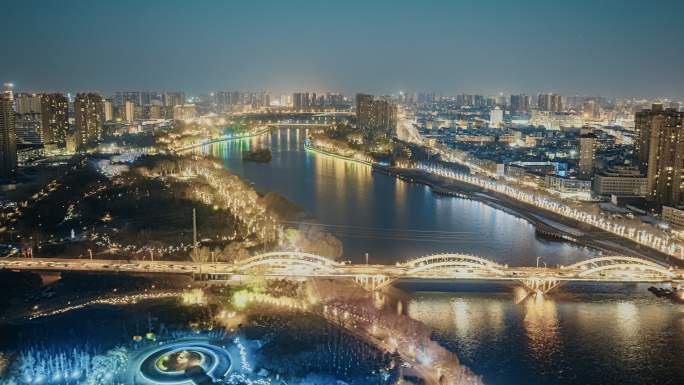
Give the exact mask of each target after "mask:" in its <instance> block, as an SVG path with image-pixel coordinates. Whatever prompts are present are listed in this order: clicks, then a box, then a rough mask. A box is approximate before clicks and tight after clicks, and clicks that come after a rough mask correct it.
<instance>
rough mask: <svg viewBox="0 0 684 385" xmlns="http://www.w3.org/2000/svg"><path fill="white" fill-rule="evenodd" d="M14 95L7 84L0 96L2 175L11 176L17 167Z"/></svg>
mask: <svg viewBox="0 0 684 385" xmlns="http://www.w3.org/2000/svg"><path fill="white" fill-rule="evenodd" d="M14 124H15V116H14V95H13V94H12V88H11V85H6V86H5V89H4V90H3V93H2V95H1V96H0V177H2V178H9V177H11V176H12V175H13V174H14V172H15V171H16V168H17V134H16V131H15V125H14Z"/></svg>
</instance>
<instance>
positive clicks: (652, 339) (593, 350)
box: [407, 285, 684, 385]
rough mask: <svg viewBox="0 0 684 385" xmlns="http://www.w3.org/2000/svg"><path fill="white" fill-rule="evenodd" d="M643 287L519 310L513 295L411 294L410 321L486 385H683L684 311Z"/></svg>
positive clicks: (530, 300) (595, 290) (556, 296)
mask: <svg viewBox="0 0 684 385" xmlns="http://www.w3.org/2000/svg"><path fill="white" fill-rule="evenodd" d="M646 287H647V285H637V286H633V287H630V286H626V285H616V286H615V287H609V288H606V287H605V286H603V287H602V286H592V287H591V290H585V291H583V290H582V289H581V288H580V290H579V291H578V292H572V293H568V292H562V291H561V292H555V293H551V294H548V295H545V296H529V297H526V298H525V299H524V300H522V301H520V302H519V303H516V298H515V295H511V293H501V292H482V293H469V292H458V293H432V292H414V293H411V294H410V296H411V298H410V300H409V301H408V305H407V314H409V315H410V316H411V317H412V318H415V319H417V320H420V321H422V322H424V323H426V324H427V325H428V326H430V327H432V328H434V329H435V330H436V331H437V333H436V334H437V335H438V336H440V337H439V338H440V341H445V343H446V344H447V346H449V347H450V349H452V350H454V351H455V352H456V353H457V354H458V356H459V357H461V358H462V359H463V360H464V361H465V363H466V364H468V365H469V366H470V367H471V368H472V369H474V370H475V371H476V372H478V373H483V374H484V380H485V383H486V384H489V385H503V384H539V385H542V384H563V385H570V384H583V385H607V384H610V385H613V384H615V385H618V384H673V385H674V384H680V383H682V382H681V380H682V379H684V368H682V367H681V366H680V365H679V361H680V360H681V357H682V355H684V327H683V326H684V323H683V322H684V308H683V307H682V306H681V305H676V304H673V303H671V302H669V301H664V300H661V299H657V298H655V297H653V296H651V295H650V294H649V293H648V292H647V291H646ZM573 290H576V288H573Z"/></svg>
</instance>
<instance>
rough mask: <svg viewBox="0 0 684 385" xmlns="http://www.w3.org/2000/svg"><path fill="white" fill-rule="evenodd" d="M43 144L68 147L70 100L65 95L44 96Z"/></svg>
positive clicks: (42, 102) (42, 109) (42, 99)
mask: <svg viewBox="0 0 684 385" xmlns="http://www.w3.org/2000/svg"><path fill="white" fill-rule="evenodd" d="M40 114H41V121H42V131H43V133H42V137H43V143H55V144H57V146H58V147H65V146H66V137H67V131H68V130H69V100H68V99H67V98H66V96H64V95H63V94H57V93H53V94H43V96H42V98H41V103H40Z"/></svg>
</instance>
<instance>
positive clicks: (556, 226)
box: [373, 165, 684, 266]
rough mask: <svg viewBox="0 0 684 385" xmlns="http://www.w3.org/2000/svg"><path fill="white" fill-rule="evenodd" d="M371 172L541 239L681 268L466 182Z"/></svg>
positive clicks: (410, 172) (389, 170)
mask: <svg viewBox="0 0 684 385" xmlns="http://www.w3.org/2000/svg"><path fill="white" fill-rule="evenodd" d="M373 170H374V171H376V172H380V173H383V174H385V175H389V176H394V177H397V178H400V179H402V180H405V181H408V182H412V183H420V184H423V185H426V186H429V187H431V188H432V190H433V192H434V193H435V194H440V195H447V196H457V197H459V198H465V199H472V200H475V201H479V202H482V203H485V204H487V205H489V206H491V207H494V208H497V209H500V210H503V211H505V212H507V213H509V214H512V215H515V216H517V217H519V218H522V219H525V220H526V221H528V222H530V223H531V224H533V225H534V226H535V228H536V229H537V232H538V233H539V234H540V235H543V236H546V237H551V238H557V239H562V240H566V241H570V242H573V243H576V244H578V245H581V246H587V247H591V248H593V249H596V250H599V251H601V252H604V253H618V254H623V255H628V256H633V257H639V258H646V259H651V260H655V261H658V262H664V263H667V264H671V265H674V266H682V265H684V264H683V263H682V261H680V260H678V259H676V258H673V257H671V256H668V255H667V254H664V253H661V252H659V251H657V250H653V249H650V248H647V247H645V246H643V245H640V244H638V243H636V242H633V241H630V240H628V239H626V238H623V237H619V236H616V235H614V234H611V233H609V232H607V231H605V230H602V229H599V228H596V227H593V226H591V225H587V224H585V223H582V222H579V221H576V220H573V219H569V218H567V217H564V216H562V215H559V214H556V213H553V212H551V211H548V210H544V209H541V208H538V207H536V206H533V205H530V204H527V203H524V202H520V201H517V200H515V199H512V198H510V197H508V196H506V195H504V194H500V193H497V192H494V191H491V190H486V189H483V188H480V187H478V186H475V185H472V184H469V183H466V182H461V181H458V180H455V179H451V178H446V177H442V176H439V175H435V174H431V173H428V172H426V171H422V170H416V169H404V168H397V167H389V166H380V165H374V166H373Z"/></svg>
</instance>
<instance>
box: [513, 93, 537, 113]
mask: <svg viewBox="0 0 684 385" xmlns="http://www.w3.org/2000/svg"><path fill="white" fill-rule="evenodd" d="M531 102H532V98H531V97H530V95H511V113H512V114H514V115H519V114H525V113H527V112H529V111H530V104H531Z"/></svg>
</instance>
